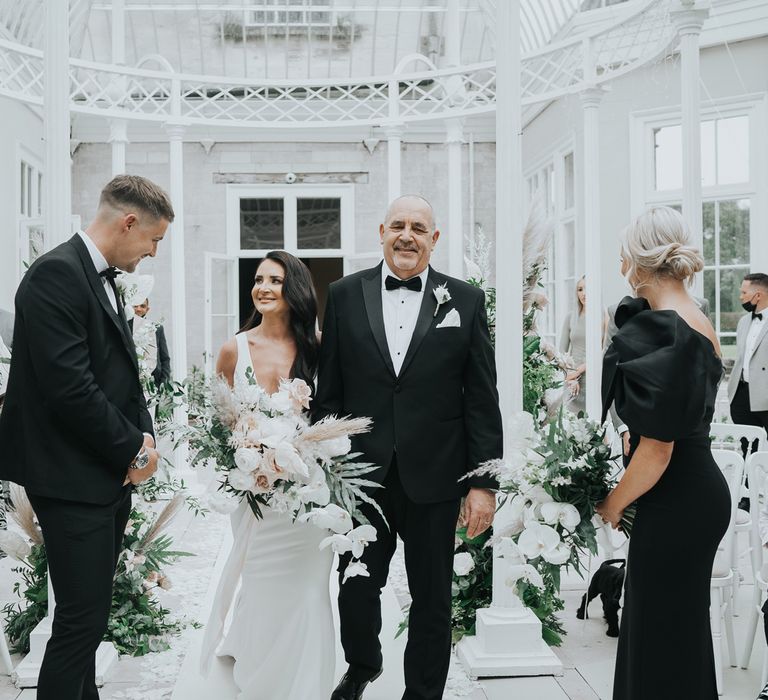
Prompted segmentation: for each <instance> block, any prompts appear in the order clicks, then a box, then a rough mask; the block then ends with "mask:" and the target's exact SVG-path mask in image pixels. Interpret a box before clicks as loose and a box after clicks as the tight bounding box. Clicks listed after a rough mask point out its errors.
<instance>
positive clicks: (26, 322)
mask: <svg viewBox="0 0 768 700" xmlns="http://www.w3.org/2000/svg"><path fill="white" fill-rule="evenodd" d="M142 432H147V433H152V432H153V430H152V419H151V417H150V415H149V412H148V411H147V405H146V402H145V400H144V393H143V392H142V390H141V385H140V383H139V374H138V365H137V361H136V350H135V348H134V345H133V340H132V338H131V335H130V332H129V330H128V325H127V323H126V322H125V318H124V317H123V316H122V315H120V316H118V314H116V313H115V311H114V310H113V308H112V306H111V305H110V303H109V299H108V297H107V294H106V292H105V290H104V286H103V284H102V281H101V279H100V278H99V276H98V274H97V273H96V269H95V267H94V265H93V262H92V260H91V257H90V255H89V253H88V249H87V248H86V247H85V244H84V243H83V241H82V240H81V239H80V237H79V236H77V235H75V236H73V237H72V238H71V239H70V240H69V241H67V242H66V243H62V244H61V245H60V246H58V247H56V248H55V249H54V250H52V251H50V252H49V253H46V254H45V255H43V256H42V257H40V258H39V259H38V260H36V261H35V263H34V264H33V265H32V266H31V267H30V268H29V270H28V271H27V273H26V274H25V275H24V278H23V279H22V281H21V284H20V285H19V289H18V291H17V292H16V324H15V327H14V334H13V357H12V360H11V371H10V377H9V380H8V390H7V393H6V398H5V406H4V407H3V411H2V414H0V478H3V479H8V480H10V481H14V482H16V483H17V484H21V485H22V486H24V487H26V489H27V491H29V492H30V493H32V494H36V495H38V496H47V497H50V498H60V499H64V500H71V501H81V502H85V503H96V504H106V503H110V502H113V501H114V500H115V499H116V498H117V497H118V496H119V493H120V489H121V488H122V485H123V481H124V479H125V474H126V470H127V469H128V465H129V464H130V463H131V461H132V460H133V458H134V457H135V456H136V454H137V453H138V452H139V450H140V449H141V445H142V442H143V439H144V438H143V435H142Z"/></svg>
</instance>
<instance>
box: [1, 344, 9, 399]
mask: <svg viewBox="0 0 768 700" xmlns="http://www.w3.org/2000/svg"><path fill="white" fill-rule="evenodd" d="M10 357H11V351H10V350H9V349H8V348H7V347H5V343H4V342H3V339H2V338H0V396H2V395H3V394H4V393H5V388H6V387H7V386H8V374H9V373H10V370H11V366H10V365H9V364H6V363H5V362H2V360H8V359H10Z"/></svg>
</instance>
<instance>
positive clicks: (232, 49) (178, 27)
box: [0, 0, 632, 79]
mask: <svg viewBox="0 0 768 700" xmlns="http://www.w3.org/2000/svg"><path fill="white" fill-rule="evenodd" d="M456 1H457V2H458V6H459V16H460V52H461V62H462V63H464V64H469V63H475V62H479V61H485V60H491V59H493V54H494V45H495V41H496V36H495V13H496V3H497V2H507V1H509V0H456ZM626 1H627V0H521V15H520V19H521V41H522V50H523V52H524V53H529V52H531V51H534V50H536V49H537V48H539V47H541V46H544V45H545V44H547V43H548V42H550V41H551V40H552V39H553V38H556V37H557V36H558V35H559V34H561V33H562V32H563V31H564V30H565V29H567V26H568V23H569V21H571V20H572V18H573V17H574V16H575V15H576V14H577V13H578V12H580V11H584V10H592V9H597V8H602V7H606V6H609V5H616V4H621V3H623V2H626ZM630 1H632V0H630ZM44 2H45V0H24V2H19V0H0V37H2V38H6V39H9V40H11V41H16V42H20V43H22V44H25V45H26V46H31V47H33V48H42V47H43V42H44V37H43V32H44V27H45V17H44V14H45V7H44ZM450 3H451V0H263V1H262V2H257V1H253V0H251V1H246V0H210V1H207V2H206V1H204V0H192V1H190V0H70V43H71V54H72V56H73V57H76V58H80V59H83V60H87V61H96V62H99V63H124V64H127V65H134V66H135V65H138V64H142V65H146V63H147V60H150V61H154V62H155V63H158V62H159V63H162V64H163V66H164V67H165V68H168V67H169V66H170V67H171V68H172V69H173V70H174V71H177V72H181V73H187V74H199V75H210V76H214V75H219V76H228V77H247V78H291V79H297V78H302V77H306V78H333V77H340V78H341V77H343V78H347V77H355V76H370V75H386V74H390V73H392V72H393V71H394V70H395V68H396V67H397V65H398V64H399V63H400V62H401V61H402V60H403V59H404V58H405V57H407V56H412V55H413V54H421V55H423V56H426V57H427V58H428V59H430V60H431V61H432V63H434V64H435V65H438V66H440V65H446V60H447V59H446V56H445V48H446V40H445V28H446V18H447V16H448V6H449V4H450ZM121 17H122V19H121ZM116 22H117V23H118V24H117V25H116V24H115V23H116ZM113 28H115V29H117V30H118V36H121V37H124V43H125V52H124V56H120V55H119V48H118V49H117V53H115V49H116V47H119V46H120V43H121V41H120V40H118V41H115V40H114V35H113ZM121 28H122V29H121ZM159 57H162V58H159ZM151 67H157V66H156V65H155V66H151Z"/></svg>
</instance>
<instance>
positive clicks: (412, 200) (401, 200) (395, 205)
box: [384, 194, 437, 231]
mask: <svg viewBox="0 0 768 700" xmlns="http://www.w3.org/2000/svg"><path fill="white" fill-rule="evenodd" d="M401 205H406V206H409V208H410V206H412V205H416V206H418V207H422V208H423V207H426V209H427V210H428V211H429V220H430V230H431V231H434V230H435V226H436V225H437V222H436V220H435V210H434V209H433V208H432V204H431V202H430V201H429V200H428V199H427V198H426V197H422V196H421V195H420V194H401V195H400V196H399V197H396V198H395V199H393V200H392V202H390V204H389V206H388V207H387V213H386V215H385V216H384V223H385V224H386V223H388V222H389V221H390V220H391V218H392V214H393V212H394V211H397V210H399V209H400V207H401Z"/></svg>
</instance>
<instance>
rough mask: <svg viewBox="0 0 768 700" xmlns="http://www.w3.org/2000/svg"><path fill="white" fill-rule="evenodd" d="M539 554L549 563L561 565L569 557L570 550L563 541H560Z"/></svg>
mask: <svg viewBox="0 0 768 700" xmlns="http://www.w3.org/2000/svg"><path fill="white" fill-rule="evenodd" d="M541 556H542V558H543V559H544V561H546V562H548V563H549V564H555V565H556V566H562V565H563V564H565V562H567V561H568V560H569V559H570V558H571V550H570V548H569V547H568V545H566V544H565V543H564V542H560V543H559V544H558V545H557V546H556V547H555V548H554V549H550V550H548V551H546V552H542V555H541Z"/></svg>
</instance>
